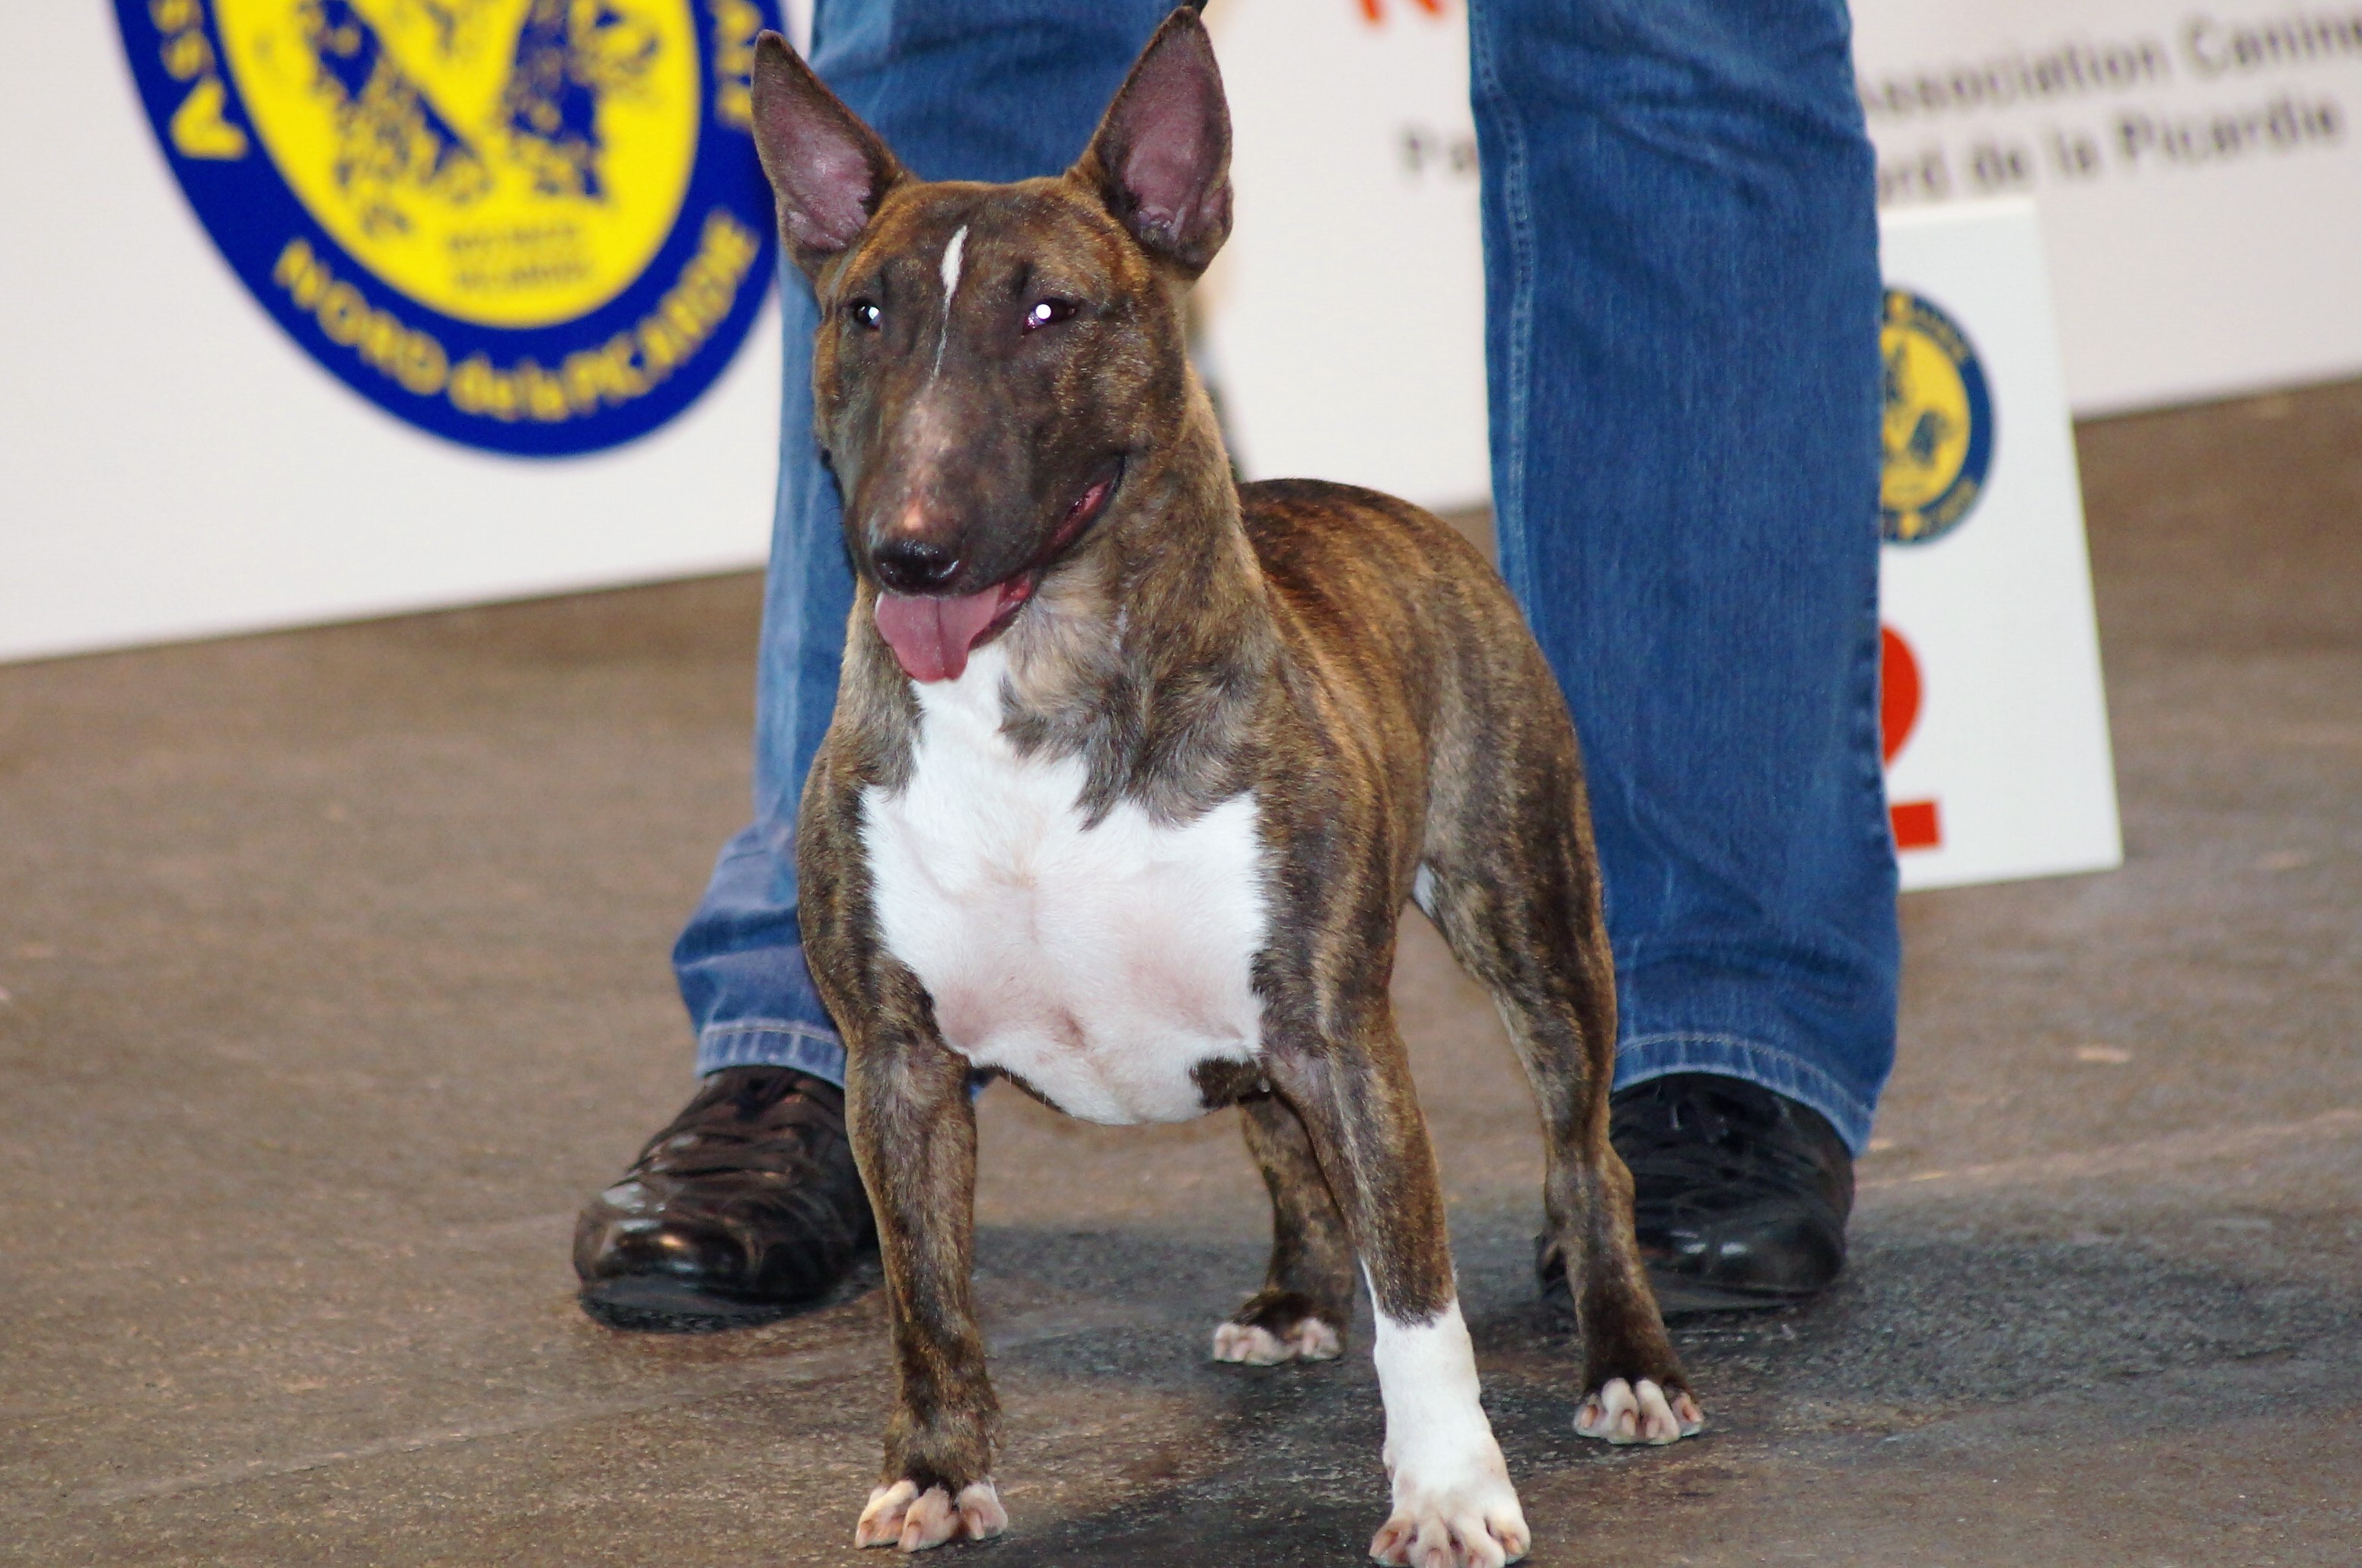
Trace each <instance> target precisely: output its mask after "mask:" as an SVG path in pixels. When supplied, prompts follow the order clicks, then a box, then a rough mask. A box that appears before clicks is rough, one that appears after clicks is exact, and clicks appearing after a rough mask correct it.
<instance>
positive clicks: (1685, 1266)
mask: <svg viewBox="0 0 2362 1568" xmlns="http://www.w3.org/2000/svg"><path fill="white" fill-rule="evenodd" d="M1608 1104H1609V1108H1610V1111H1609V1115H1610V1121H1609V1132H1608V1137H1609V1140H1610V1142H1612V1143H1614V1144H1615V1145H1616V1152H1617V1154H1620V1155H1622V1156H1623V1159H1624V1163H1625V1165H1628V1166H1629V1167H1630V1168H1631V1171H1632V1189H1633V1190H1632V1221H1633V1224H1632V1228H1633V1230H1634V1231H1635V1232H1636V1233H1637V1234H1638V1236H1639V1242H1640V1257H1641V1260H1642V1262H1644V1263H1645V1264H1647V1265H1648V1269H1649V1283H1650V1286H1653V1287H1654V1288H1655V1290H1656V1293H1657V1303H1658V1305H1659V1306H1660V1307H1661V1308H1663V1309H1664V1310H1665V1311H1666V1312H1668V1313H1678V1312H1727V1311H1732V1310H1744V1309H1749V1308H1760V1307H1780V1306H1785V1305H1787V1304H1789V1303H1792V1302H1796V1301H1802V1300H1804V1299H1805V1298H1806V1297H1812V1296H1815V1295H1817V1294H1819V1293H1820V1292H1821V1291H1822V1290H1825V1289H1827V1287H1828V1285H1829V1283H1830V1281H1832V1280H1834V1279H1836V1278H1837V1276H1838V1270H1839V1269H1841V1268H1843V1267H1844V1266H1845V1255H1846V1240H1845V1231H1846V1219H1847V1217H1848V1216H1849V1215H1850V1214H1851V1213H1852V1212H1853V1155H1852V1154H1851V1153H1850V1152H1849V1150H1848V1149H1847V1148H1846V1146H1845V1141H1844V1140H1843V1139H1841V1138H1839V1137H1838V1133H1837V1129H1836V1128H1834V1127H1832V1126H1830V1125H1829V1123H1828V1119H1827V1118H1826V1117H1824V1116H1823V1115H1821V1113H1820V1112H1818V1111H1816V1110H1813V1109H1812V1108H1810V1107H1809V1106H1804V1105H1799V1104H1797V1103H1796V1102H1795V1101H1794V1100H1793V1099H1787V1098H1786V1097H1784V1096H1783V1095H1778V1094H1774V1093H1773V1092H1772V1091H1771V1090H1770V1089H1767V1088H1761V1087H1760V1086H1759V1085H1756V1084H1751V1083H1747V1082H1744V1081H1742V1080H1740V1079H1738V1078H1726V1077H1719V1076H1716V1075H1715V1074H1711V1073H1674V1074H1672V1075H1669V1076H1667V1077H1661V1078H1650V1079H1649V1080H1648V1081H1647V1082H1645V1083H1639V1084H1634V1085H1633V1086H1632V1087H1631V1088H1628V1089H1622V1090H1619V1091H1618V1092H1617V1094H1616V1095H1615V1096H1614V1097H1613V1099H1610V1100H1609V1102H1608ZM1535 1266H1536V1270H1537V1272H1538V1273H1539V1274H1540V1276H1541V1282H1542V1295H1543V1297H1544V1299H1546V1300H1548V1301H1550V1302H1551V1304H1552V1305H1553V1306H1555V1307H1557V1308H1559V1309H1561V1310H1562V1311H1566V1312H1570V1313H1571V1312H1572V1311H1573V1298H1572V1297H1570V1296H1569V1295H1568V1292H1567V1284H1566V1264H1565V1262H1564V1260H1563V1259H1562V1258H1560V1257H1559V1255H1558V1250H1557V1248H1556V1246H1555V1244H1553V1243H1551V1241H1550V1239H1549V1238H1548V1237H1544V1238H1542V1244H1541V1247H1540V1255H1539V1256H1538V1258H1537V1260H1536V1264H1535Z"/></svg>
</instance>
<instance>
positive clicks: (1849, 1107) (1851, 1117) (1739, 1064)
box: [1616, 1033, 1874, 1156]
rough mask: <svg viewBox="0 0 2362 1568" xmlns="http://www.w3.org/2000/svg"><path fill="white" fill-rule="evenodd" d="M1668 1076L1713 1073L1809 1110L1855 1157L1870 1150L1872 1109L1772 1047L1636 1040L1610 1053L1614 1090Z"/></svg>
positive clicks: (1710, 1038)
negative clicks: (1613, 1056)
mask: <svg viewBox="0 0 2362 1568" xmlns="http://www.w3.org/2000/svg"><path fill="white" fill-rule="evenodd" d="M1673 1073H1713V1074H1716V1076H1718V1077H1726V1078H1739V1079H1743V1080H1744V1081H1746V1082H1748V1083H1750V1084H1755V1085H1757V1086H1759V1087H1760V1088H1768V1089H1770V1090H1771V1092H1772V1093H1773V1094H1777V1095H1784V1096H1786V1097H1787V1098H1788V1099H1793V1100H1795V1101H1796V1102H1798V1103H1799V1104H1802V1105H1809V1106H1811V1107H1812V1108H1813V1109H1814V1110H1817V1111H1819V1112H1820V1113H1821V1114H1822V1115H1823V1116H1826V1117H1827V1118H1828V1119H1829V1125H1831V1126H1832V1127H1835V1128H1836V1129H1837V1131H1838V1137H1840V1138H1842V1139H1844V1140H1845V1143H1846V1147H1847V1148H1849V1149H1850V1150H1852V1151H1853V1152H1854V1154H1856V1155H1857V1156H1859V1155H1860V1154H1861V1152H1862V1151H1863V1150H1864V1149H1865V1148H1867V1147H1868V1146H1869V1144H1870V1119H1871V1111H1872V1110H1873V1109H1874V1108H1873V1107H1872V1105H1871V1103H1870V1102H1869V1101H1867V1100H1865V1099H1862V1098H1861V1097H1860V1096H1859V1095H1857V1094H1855V1093H1853V1092H1852V1091H1851V1090H1850V1089H1848V1088H1846V1087H1845V1085H1843V1084H1841V1083H1839V1082H1838V1080H1837V1079H1835V1078H1833V1077H1829V1075H1828V1074H1827V1073H1825V1072H1823V1071H1822V1070H1821V1069H1820V1068H1818V1067H1816V1066H1813V1064H1812V1063H1810V1062H1807V1061H1805V1060H1804V1059H1803V1058H1802V1057H1799V1056H1796V1055H1793V1054H1791V1053H1790V1052H1787V1051H1783V1050H1782V1049H1781V1048H1780V1047H1778V1046H1777V1045H1765V1044H1762V1043H1760V1042H1758V1041H1753V1040H1742V1039H1740V1038H1738V1036H1737V1035H1735V1034H1685V1033H1672V1034H1639V1035H1635V1036H1633V1037H1632V1038H1630V1039H1628V1040H1626V1041H1624V1042H1622V1043H1620V1044H1618V1045H1617V1048H1616V1087H1617V1088H1619V1089H1620V1088H1630V1087H1631V1086H1632V1085H1634V1084H1638V1083H1646V1082H1647V1081H1648V1080H1649V1079H1650V1078H1661V1077H1667V1076H1669V1075H1671V1074H1673Z"/></svg>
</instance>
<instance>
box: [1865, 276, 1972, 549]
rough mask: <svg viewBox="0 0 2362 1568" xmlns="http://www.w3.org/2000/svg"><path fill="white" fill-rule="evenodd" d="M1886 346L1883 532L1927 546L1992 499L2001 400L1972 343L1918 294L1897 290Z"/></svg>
mask: <svg viewBox="0 0 2362 1568" xmlns="http://www.w3.org/2000/svg"><path fill="white" fill-rule="evenodd" d="M1879 348H1880V352H1881V354H1882V357H1883V358H1884V359H1885V361H1886V414H1885V420H1884V425H1883V433H1882V435H1883V443H1884V447H1885V467H1884V469H1883V471H1882V474H1881V477H1880V480H1879V496H1878V499H1879V512H1880V514H1881V515H1880V522H1881V530H1882V533H1883V535H1884V536H1885V537H1886V538H1887V539H1888V540H1889V541H1890V542H1891V543H1894V544H1904V545H1912V544H1925V543H1926V542H1927V541H1928V540H1931V539H1934V538H1937V537H1939V536H1942V535H1943V534H1945V533H1947V532H1948V531H1949V530H1950V529H1951V528H1953V527H1954V526H1955V525H1958V524H1959V521H1960V519H1961V518H1963V517H1965V516H1967V515H1968V513H1969V509H1970V507H1972V506H1974V505H1975V504H1976V502H1977V499H1978V497H1980V496H1981V495H1982V494H1983V493H1984V486H1985V477H1986V473H1987V471H1988V470H1989V469H1990V468H1991V466H1992V437H1993V417H1992V397H1991V396H1990V394H1989V393H1988V392H1987V390H1986V387H1985V376H1984V369H1983V367H1982V366H1981V364H1979V362H1978V360H1977V356H1976V351H1975V350H1974V349H1973V348H1970V345H1969V340H1968V338H1967V337H1966V336H1965V335H1964V334H1963V333H1962V332H1961V331H1960V329H1959V326H1957V325H1955V324H1954V322H1953V321H1952V319H1951V317H1949V316H1948V315H1945V314H1944V313H1943V312H1942V311H1940V310H1938V309H1937V307H1936V306H1935V305H1934V304H1930V303H1929V302H1928V301H1926V300H1925V299H1922V298H1921V297H1919V296H1918V295H1917V294H1915V293H1909V292H1908V291H1906V290H1902V289H1894V290H1890V291H1889V292H1888V293H1887V296H1886V318H1885V322H1884V324H1883V326H1882V328H1881V330H1880V333H1879Z"/></svg>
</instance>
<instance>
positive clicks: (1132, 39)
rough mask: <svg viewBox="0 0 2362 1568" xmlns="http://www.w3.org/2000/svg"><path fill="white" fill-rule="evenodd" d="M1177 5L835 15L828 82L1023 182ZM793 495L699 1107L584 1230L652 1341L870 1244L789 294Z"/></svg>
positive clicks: (899, 145)
mask: <svg viewBox="0 0 2362 1568" xmlns="http://www.w3.org/2000/svg"><path fill="white" fill-rule="evenodd" d="M1171 9H1172V6H1171V3H1170V0H820V4H819V5H818V6H817V14H816V16H815V17H814V18H813V25H812V50H811V60H812V64H813V66H814V68H815V69H816V70H817V71H818V72H819V73H820V75H821V76H822V79H823V80H825V81H826V82H827V83H829V85H830V87H831V88H832V89H833V90H834V91H835V93H836V94H838V96H840V97H841V98H843V99H844V102H845V103H846V105H848V106H850V107H851V108H852V109H853V111H854V112H855V114H857V115H859V116H861V117H862V118H863V119H864V120H866V121H867V122H868V123H869V125H871V126H872V127H875V128H876V129H877V131H878V132H879V133H880V134H881V135H882V136H883V137H884V138H886V140H887V142H888V144H889V145H890V146H891V147H892V148H893V149H894V150H895V153H896V155H897V156H898V157H900V159H901V160H902V162H903V164H904V166H905V167H906V168H908V169H910V170H911V171H912V172H913V173H915V174H917V175H918V176H920V177H921V178H922V179H929V180H991V181H1008V180H1019V179H1024V178H1028V177H1030V176H1032V175H1037V174H1051V173H1055V172H1057V171H1059V170H1061V169H1064V168H1065V167H1066V166H1067V165H1069V164H1071V163H1072V162H1073V161H1074V160H1075V159H1076V158H1077V157H1079V156H1080V155H1081V153H1082V150H1083V149H1084V147H1085V145H1086V144H1087V143H1088V141H1089V140H1090V135H1091V131H1092V129H1093V127H1095V126H1096V125H1097V124H1098V116H1099V114H1100V111H1101V110H1103V109H1104V108H1105V107H1106V105H1107V103H1108V101H1109V99H1110V98H1112V97H1113V96H1114V94H1115V90H1116V88H1117V86H1118V85H1119V84H1120V83H1121V82H1122V80H1123V75H1124V72H1126V71H1127V70H1128V69H1129V68H1130V67H1131V61H1132V60H1133V58H1134V56H1136V55H1137V54H1138V53H1139V51H1140V49H1141V46H1142V44H1144V43H1145V42H1146V41H1147V39H1148V36H1149V35H1150V34H1151V33H1153V31H1155V29H1156V25H1157V24H1158V23H1159V22H1161V21H1163V20H1164V17H1165V15H1166V13H1167V12H1169V11H1170V10H1171ZM779 300H780V317H781V328H782V332H783V334H784V338H785V343H786V350H787V351H786V354H785V356H784V367H783V377H784V380H783V384H782V387H781V389H780V430H779V483H778V501H777V507H776V511H775V513H774V519H773V525H772V536H771V560H770V568H769V573H768V577H767V582H766V590H765V600H764V609H763V631H762V640H761V644H760V647H759V651H758V654H757V663H756V715H755V780H754V806H755V813H754V815H755V820H754V822H753V823H752V824H751V825H750V826H748V827H747V828H746V829H745V831H743V832H741V833H740V834H738V835H737V836H736V837H735V838H734V839H732V840H731V841H730V843H729V844H728V845H725V846H724V847H723V851H722V855H721V857H720V859H719V860H718V861H717V862H716V864H715V866H714V870H713V875H712V880H711V882H710V884H709V886H708V887H707V889H706V893H705V897H704V900H702V902H701V903H700V905H699V906H698V909H697V911H696V912H695V913H694V914H692V915H691V916H690V921H689V924H688V926H687V928H686V929H685V930H684V931H683V932H682V933H681V936H680V940H679V943H678V944H676V946H675V948H674V952H673V964H674V970H675V974H676V977H677V978H678V980H679V986H680V993H681V999H682V1001H683V1002H684V1003H685V1004H686V1006H687V1008H688V1010H689V1015H690V1024H691V1026H692V1027H693V1028H694V1029H695V1031H696V1033H697V1071H698V1073H699V1074H700V1075H701V1077H702V1078H703V1080H704V1087H703V1088H701V1090H700V1092H699V1094H698V1096H697V1098H696V1099H693V1100H691V1101H690V1105H689V1107H688V1108H687V1109H686V1110H684V1111H683V1112H682V1113H681V1115H680V1116H679V1117H678V1118H676V1119H675V1120H674V1121H673V1122H672V1123H671V1124H669V1125H668V1126H667V1127H665V1128H664V1129H662V1130H661V1131H660V1132H658V1133H657V1136H656V1137H655V1138H654V1139H652V1140H651V1141H650V1143H649V1144H648V1146H647V1148H646V1150H644V1151H643V1153H642V1154H641V1157H640V1159H639V1160H638V1162H636V1163H635V1165H634V1166H633V1167H632V1169H631V1170H630V1171H629V1172H628V1173H626V1175H625V1176H624V1179H623V1180H621V1181H619V1182H618V1183H616V1184H615V1185H614V1186H613V1187H609V1188H607V1189H606V1191H604V1192H602V1194H600V1195H599V1197H598V1198H594V1199H593V1200H592V1202H591V1204H590V1207H589V1208H587V1209H585V1210H584V1212H583V1215H582V1219H581V1222H580V1224H579V1227H578V1230H577V1233H576V1242H575V1263H576V1267H577V1270H578V1271H579V1273H580V1274H581V1275H582V1278H583V1282H584V1292H583V1305H584V1306H585V1307H586V1308H587V1309H590V1310H591V1311H592V1312H593V1313H594V1314H595V1315H597V1316H599V1317H601V1318H602V1320H606V1321H609V1322H613V1323H616V1324H618V1325H619V1326H625V1327H635V1328H656V1329H668V1328H706V1327H720V1326H726V1325H727V1324H729V1323H733V1322H740V1321H759V1320H761V1319H762V1318H764V1317H766V1316H772V1315H776V1313H777V1311H778V1309H781V1308H782V1307H784V1306H786V1305H789V1304H791V1303H793V1302H794V1301H797V1300H800V1299H806V1298H809V1297H812V1296H814V1295H817V1294H819V1293H820V1292H822V1291H824V1290H825V1289H826V1288H827V1287H828V1286H829V1285H831V1284H833V1282H834V1280H835V1279H836V1278H837V1277H838V1276H839V1275H842V1274H843V1272H844V1269H845V1268H846V1267H848V1266H849V1265H850V1264H851V1263H852V1262H853V1260H854V1257H855V1254H856V1253H857V1252H858V1251H859V1249H860V1247H861V1246H862V1245H863V1244H864V1243H865V1242H866V1240H867V1237H868V1234H869V1231H868V1215H867V1209H866V1203H865V1202H864V1201H863V1200H862V1198H861V1192H860V1187H859V1185H858V1182H857V1180H856V1179H855V1178H854V1176H853V1167H852V1161H851V1154H850V1152H849V1150H847V1149H846V1147H845V1144H844V1136H843V1119H842V1114H841V1105H842V1101H841V1099H840V1098H839V1097H838V1096H837V1094H836V1093H835V1090H834V1088H833V1087H831V1086H838V1085H841V1084H842V1083H843V1082H844V1051H843V1049H842V1048H841V1047H840V1046H839V1045H838V1043H837V1037H836V1030H835V1027H834V1026H833V1024H832V1023H831V1022H830V1021H829V1018H828V1014H827V1011H826V1010H825V1009H823V1008H822V1006H821V1002H820V998H819V995H818V994H817V993H816V992H815V991H814V989H813V988H812V983H811V975H810V973H809V972H808V971H807V970H806V968H805V966H804V959H803V946H802V938H801V935H800V933H799V931H798V929H797V925H796V883H795V819H796V808H797V803H798V801H799V800H800V797H801V795H802V792H803V781H804V776H805V774H806V773H807V772H809V771H810V770H811V761H812V757H813V756H814V755H815V754H816V753H817V752H818V751H819V749H820V743H821V737H822V735H823V734H826V733H827V730H828V722H829V715H830V713H831V712H833V709H834V707H835V703H836V678H837V667H838V664H839V663H840V661H841V660H842V658H843V656H844V632H845V620H846V617H847V616H848V615H849V614H850V613H851V610H852V605H853V581H852V578H851V575H850V574H849V573H848V572H847V570H846V569H845V564H844V544H843V541H842V538H841V536H840V532H839V513H838V497H837V491H836V483H835V480H833V478H832V477H831V476H830V474H829V473H828V471H827V469H825V467H824V466H823V465H822V462H821V459H820V453H819V449H818V447H816V446H815V445H814V443H813V439H812V433H811V339H812V334H813V332H814V330H815V329H816V327H817V326H818V322H817V315H816V309H815V306H814V305H813V303H812V296H811V288H810V285H809V284H808V283H807V282H805V280H804V277H803V275H802V274H801V273H800V272H799V271H796V270H795V269H794V268H793V267H791V266H788V265H785V264H784V263H783V264H782V267H781V271H780V286H779Z"/></svg>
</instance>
